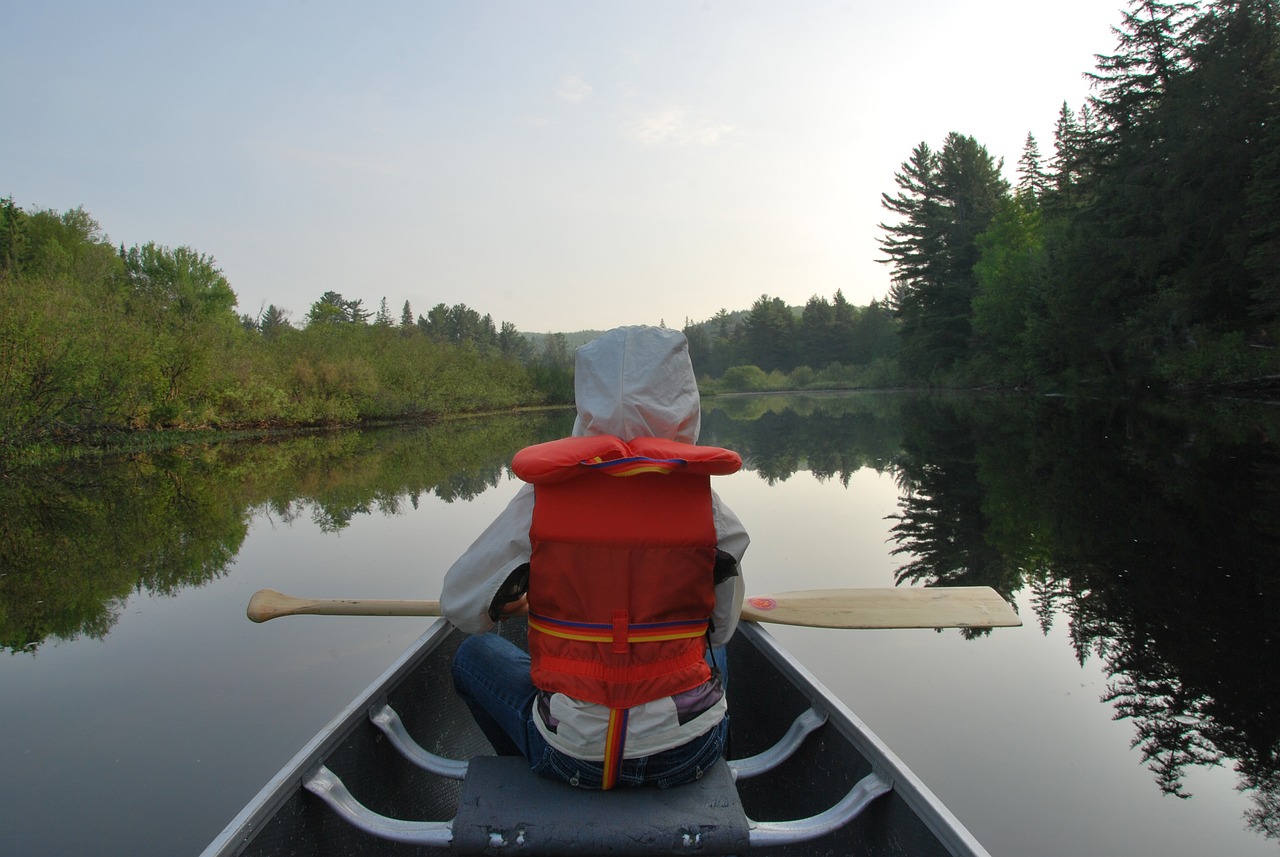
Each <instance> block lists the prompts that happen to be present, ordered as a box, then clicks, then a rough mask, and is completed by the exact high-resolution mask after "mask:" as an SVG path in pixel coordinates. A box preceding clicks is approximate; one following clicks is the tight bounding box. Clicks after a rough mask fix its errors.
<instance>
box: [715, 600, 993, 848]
mask: <svg viewBox="0 0 1280 857" xmlns="http://www.w3.org/2000/svg"><path fill="white" fill-rule="evenodd" d="M737 633H739V634H744V635H745V636H747V637H748V638H749V639H750V641H751V643H752V645H753V646H754V647H755V648H756V649H757V651H759V652H760V653H761V654H762V655H764V657H765V658H766V659H767V660H768V661H769V662H770V663H771V664H773V666H774V667H775V668H776V669H777V670H778V671H779V672H780V673H782V674H783V675H784V676H785V677H786V678H787V679H788V680H790V681H791V682H793V683H794V684H795V685H796V686H798V687H800V688H805V689H806V690H809V691H811V692H812V693H813V694H814V695H815V698H814V699H813V702H814V705H815V707H816V706H819V705H821V706H822V707H824V709H825V711H826V714H827V715H828V721H827V725H828V726H831V727H834V728H835V729H837V730H838V731H839V732H840V734H841V735H843V736H844V737H845V738H846V739H847V740H848V741H849V742H850V744H852V745H853V746H854V748H855V749H857V750H858V752H860V753H862V755H863V756H865V757H866V758H867V759H868V760H869V761H870V762H871V766H872V770H873V771H875V772H876V773H877V774H879V775H880V776H881V777H882V778H884V779H887V780H888V781H889V782H890V783H891V784H892V786H893V791H894V792H895V793H896V794H897V795H898V796H899V797H900V798H901V799H902V800H903V801H904V802H905V803H906V804H907V805H908V806H909V807H910V808H911V809H912V810H913V811H914V812H915V813H916V815H917V816H918V817H919V818H920V819H921V821H923V822H924V824H925V825H926V826H927V827H928V828H929V830H930V831H931V832H932V833H933V834H934V836H936V837H937V838H938V839H939V840H940V841H941V842H942V843H943V844H944V845H946V847H947V848H948V849H950V850H951V852H952V853H953V854H963V855H973V857H990V852H988V851H987V850H986V849H985V848H984V847H983V846H982V844H981V843H980V842H978V840H977V839H976V838H974V836H973V834H971V833H970V832H969V831H968V830H967V829H966V828H965V827H964V825H962V824H961V823H960V820H959V819H957V818H956V817H955V815H953V814H952V812H951V810H949V809H947V807H946V805H945V804H943V803H942V801H940V800H939V799H938V798H937V796H936V795H934V794H933V792H932V791H930V790H929V788H928V786H926V785H925V784H924V781H922V780H921V779H920V778H919V777H918V776H916V775H915V773H914V772H912V770H911V769H910V768H908V767H907V765H906V764H905V763H904V762H903V761H902V760H901V759H900V758H898V756H897V754H896V753H894V752H893V751H892V750H890V749H889V746H888V745H887V744H885V743H884V742H883V741H881V740H880V738H879V737H878V736H877V735H876V734H875V733H874V732H872V731H871V729H870V727H868V726H867V725H866V723H864V722H863V721H862V720H861V718H859V717H858V716H857V715H856V714H854V713H853V711H852V710H851V709H850V708H849V707H848V706H846V705H845V704H844V703H843V702H841V701H840V700H839V698H837V697H836V696H835V694H833V693H832V692H831V691H830V690H829V689H828V688H827V686H826V685H824V684H823V683H822V682H821V681H820V680H819V679H818V677H817V676H815V675H814V674H813V673H811V672H810V671H809V669H808V668H807V667H805V666H804V665H803V664H801V663H800V662H799V661H798V660H796V658H795V656H793V655H792V654H791V653H790V652H789V651H787V650H786V649H785V648H784V647H783V646H782V644H781V643H779V642H778V641H777V640H776V639H775V638H774V637H773V635H772V634H770V633H769V632H768V631H766V630H765V629H764V628H762V627H760V625H759V624H757V623H755V622H742V623H740V624H739V625H738V631H737ZM730 693H732V689H730Z"/></svg>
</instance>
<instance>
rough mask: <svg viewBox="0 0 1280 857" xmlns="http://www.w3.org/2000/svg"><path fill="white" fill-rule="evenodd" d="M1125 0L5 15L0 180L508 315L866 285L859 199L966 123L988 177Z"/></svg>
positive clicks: (220, 254) (871, 270)
mask: <svg viewBox="0 0 1280 857" xmlns="http://www.w3.org/2000/svg"><path fill="white" fill-rule="evenodd" d="M1124 5H1125V3H1124V0H1072V2H1070V3H1066V2H1052V3H1051V2H1047V1H1046V0H968V2H944V0H911V2H863V1H862V0H859V2H818V1H817V0H789V2H778V1H777V0H775V2H727V0H707V2H697V0H693V1H691V2H685V0H680V2H674V1H673V0H646V2H638V0H636V2H612V0H582V2H577V0H575V2H559V1H558V0H548V1H547V2H485V0H475V2H462V0H456V2H455V1H454V0H442V2H427V0H419V2H385V3H384V2H373V1H371V2H365V3H351V2H343V3H329V2H319V0H317V1H316V2H303V0H280V2H268V1H267V0H255V2H238V0H228V2H219V3H216V4H215V3H199V4H195V3H174V2H171V0H165V2H109V0H103V2H78V3H77V2H64V0H7V1H6V3H5V12H4V15H3V19H4V21H3V25H0V45H3V48H2V49H0V197H12V199H13V200H14V202H15V203H17V204H18V205H19V206H21V207H22V208H23V209H25V210H28V211H31V210H37V209H54V210H57V211H60V212H61V211H66V210H68V209H71V208H75V207H77V206H80V207H83V208H84V209H85V210H86V211H87V212H88V213H89V214H90V215H92V216H93V217H94V218H95V219H96V220H97V221H98V222H99V223H100V224H101V226H102V230H103V232H104V233H105V234H106V235H107V236H108V237H109V238H110V240H111V241H112V242H113V243H115V244H124V245H125V246H127V247H128V246H133V245H135V244H145V243H146V242H148V241H154V242H156V243H157V244H161V245H165V246H168V247H180V246H186V247H191V248H194V249H195V250H197V251H199V252H202V253H205V254H208V255H210V256H212V257H214V259H215V260H216V263H217V265H218V267H219V268H220V269H221V270H222V271H223V273H224V274H225V276H226V277H227V279H228V281H229V282H230V283H231V286H232V288H233V289H234V290H235V292H236V294H237V296H238V299H239V306H238V311H239V312H241V313H246V314H250V315H257V314H258V313H259V312H260V311H261V310H262V309H263V308H264V307H265V306H267V305H268V304H275V305H277V306H280V307H283V308H284V309H286V310H287V311H289V313H290V314H291V317H292V319H293V321H294V322H295V323H300V322H302V321H303V320H305V317H306V313H307V310H308V309H309V307H310V306H311V304H312V303H313V302H315V301H316V300H318V299H319V298H320V296H321V295H322V294H324V293H325V292H326V291H336V292H339V293H341V294H342V295H343V296H344V297H345V298H347V299H360V300H361V301H363V304H364V306H365V307H366V308H368V309H372V310H376V309H377V308H378V307H379V305H380V303H381V301H382V300H383V299H385V300H386V302H387V306H388V308H389V309H390V311H391V313H392V315H393V316H394V317H395V318H397V319H398V318H399V317H400V314H401V311H402V309H403V306H404V303H405V302H406V301H408V302H409V304H410V307H411V309H412V311H413V313H414V315H423V314H425V313H426V312H427V311H428V310H429V309H430V308H431V307H432V306H435V305H436V304H440V303H444V304H447V305H450V306H452V305H454V304H458V303H463V304H466V305H467V306H469V307H471V308H472V309H475V310H477V311H478V312H480V313H481V314H486V313H487V314H489V315H491V316H492V318H493V319H494V322H495V324H496V323H500V322H504V321H505V322H510V323H512V324H514V325H515V326H516V327H517V328H518V329H520V330H522V331H526V332H535V333H536V332H548V331H556V332H570V331H577V330H583V329H596V330H599V329H606V328H610V327H614V326H616V325H622V324H659V323H665V324H667V325H668V326H671V327H680V326H682V325H683V324H684V323H685V321H686V319H687V320H691V321H694V322H697V321H704V320H706V319H708V318H710V317H712V316H713V315H714V314H715V313H716V312H718V311H719V310H720V309H728V310H730V311H734V310H739V309H748V308H749V307H750V306H751V304H752V303H753V302H754V301H755V300H756V299H758V298H759V297H760V296H761V295H768V296H770V297H779V298H782V299H783V300H784V301H785V302H786V303H788V304H790V305H794V306H802V305H803V304H804V303H805V302H806V301H807V300H808V299H809V298H810V297H812V296H814V295H818V296H821V297H824V298H827V299H830V298H831V297H832V296H834V294H835V293H836V291H837V290H840V291H842V292H843V294H844V296H845V297H846V298H847V299H848V300H849V301H850V302H852V303H854V304H857V305H865V304H867V303H869V302H870V301H871V300H872V299H882V298H884V297H885V295H886V294H887V293H888V291H889V285H890V280H889V275H890V269H889V267H888V266H886V265H884V264H881V263H879V262H877V259H879V258H880V257H881V253H880V250H879V244H878V239H879V238H881V237H883V231H882V230H881V229H879V228H878V224H880V223H882V222H884V220H885V219H886V217H887V216H888V212H886V211H885V210H884V209H883V208H882V207H881V205H880V196H881V194H882V193H886V192H888V193H894V192H896V190H897V188H896V185H895V183H894V174H895V172H897V171H898V170H899V168H900V167H901V165H902V163H903V162H904V161H906V160H907V159H908V158H909V156H910V154H911V150H912V148H913V147H914V146H915V145H917V144H918V143H920V142H926V143H928V144H929V145H930V146H931V147H933V148H935V149H936V148H940V147H941V145H942V143H943V141H944V139H945V137H946V135H947V134H948V133H950V132H953V131H954V132H959V133H961V134H965V135H971V136H973V137H974V138H975V139H977V141H978V142H979V143H981V144H983V145H984V146H986V147H987V149H988V151H990V153H991V154H992V155H993V156H994V157H996V158H1003V159H1004V163H1005V170H1006V174H1007V176H1008V177H1009V178H1010V180H1011V181H1012V180H1016V165H1017V161H1018V158H1019V156H1020V154H1021V153H1022V148H1023V144H1024V142H1025V140H1026V136H1027V134H1028V133H1031V134H1034V135H1035V137H1036V139H1037V141H1038V142H1039V146H1040V150H1041V153H1042V155H1044V156H1046V157H1047V156H1049V155H1051V154H1052V150H1053V144H1052V141H1053V126H1054V122H1055V119H1056V118H1057V115H1058V112H1059V110H1060V109H1061V106H1062V104H1063V102H1064V101H1066V102H1067V103H1068V104H1069V105H1070V106H1071V108H1072V109H1075V108H1078V107H1079V106H1080V105H1081V104H1082V103H1084V101H1085V99H1086V98H1087V96H1088V94H1089V88H1088V82H1087V81H1086V80H1085V79H1084V73H1085V72H1087V71H1090V70H1092V69H1093V68H1094V67H1095V55H1096V54H1105V53H1111V52H1113V50H1114V48H1115V44H1116V40H1115V36H1114V34H1113V33H1112V32H1111V28H1112V27H1113V26H1115V25H1117V24H1118V23H1119V22H1120V18H1121V9H1122V8H1123V7H1124Z"/></svg>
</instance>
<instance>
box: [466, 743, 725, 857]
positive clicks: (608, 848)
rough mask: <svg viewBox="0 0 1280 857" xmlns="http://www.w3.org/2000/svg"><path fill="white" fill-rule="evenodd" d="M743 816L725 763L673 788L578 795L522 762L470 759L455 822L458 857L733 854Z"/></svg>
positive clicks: (516, 759)
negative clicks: (497, 856) (497, 855)
mask: <svg viewBox="0 0 1280 857" xmlns="http://www.w3.org/2000/svg"><path fill="white" fill-rule="evenodd" d="M748 838H749V831H748V822H747V817H746V814H745V813H744V812H743V810H742V802H741V801H740V800H739V799H738V789H737V786H736V785H735V784H734V781H733V776H732V775H731V774H730V773H729V766H728V765H727V764H725V763H724V762H723V761H721V762H720V763H718V764H716V765H715V766H713V767H712V768H710V769H709V770H708V771H707V772H706V774H704V775H703V776H702V778H701V779H699V780H697V781H696V782H693V783H689V784H688V785H684V786H680V787H678V788H673V789H665V790H664V789H652V788H643V789H618V790H615V791H609V792H600V791H587V790H584V789H575V788H573V787H572V786H567V785H564V784H562V783H556V782H551V781H549V780H546V779H543V778H542V777H539V776H538V775H537V774H535V773H533V772H532V771H531V770H530V769H529V763H528V762H527V761H526V760H525V759H523V758H522V757H519V756H481V757H477V758H474V759H472V760H471V765H470V769H469V770H468V771H467V778H466V780H465V781H464V782H463V785H462V795H461V797H460V798H459V801H458V814H457V816H456V817H455V818H454V820H453V848H454V849H456V850H458V851H459V852H461V853H463V854H472V853H475V854H480V853H493V852H494V851H495V850H503V849H504V848H507V847H510V848H511V851H512V852H513V853H516V852H518V853H520V854H529V855H540V854H565V853H581V854H619V855H625V854H681V853H698V854H734V853H738V852H741V851H744V850H746V848H747V844H748Z"/></svg>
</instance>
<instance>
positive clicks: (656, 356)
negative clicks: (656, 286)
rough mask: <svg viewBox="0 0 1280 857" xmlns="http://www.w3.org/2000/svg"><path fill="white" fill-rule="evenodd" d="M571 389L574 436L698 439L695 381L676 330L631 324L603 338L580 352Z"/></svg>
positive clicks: (686, 348) (699, 414)
mask: <svg viewBox="0 0 1280 857" xmlns="http://www.w3.org/2000/svg"><path fill="white" fill-rule="evenodd" d="M573 387H574V399H575V401H576V402H577V405H578V418H577V420H576V421H575V422H574V424H573V434H574V436H575V437H582V436H584V435H592V434H611V435H616V436H617V437H620V438H622V439H623V440H631V439H633V438H637V437H662V438H667V439H668V440H678V441H682V442H684V443H696V442H697V440H698V430H699V428H700V426H701V421H702V407H701V401H700V400H699V398H698V381H697V378H696V377H695V376H694V374H693V364H692V363H691V362H690V361H689V343H688V342H687V341H686V340H685V338H684V334H683V333H680V332H679V331H676V330H669V329H667V328H665V327H648V326H635V327H618V328H614V329H613V330H610V331H609V332H608V333H604V334H601V335H600V336H598V337H596V338H595V339H593V340H591V341H590V342H588V343H587V344H586V345H583V346H582V347H581V348H579V349H578V351H577V357H576V361H575V365H574V381H573Z"/></svg>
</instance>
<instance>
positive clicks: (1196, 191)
mask: <svg viewBox="0 0 1280 857" xmlns="http://www.w3.org/2000/svg"><path fill="white" fill-rule="evenodd" d="M1128 6H1129V8H1128V9H1127V10H1125V11H1124V12H1123V13H1122V18H1121V23H1120V25H1119V26H1117V27H1116V28H1115V34H1116V37H1117V47H1116V50H1115V52H1114V53H1110V54H1101V55H1099V56H1098V65H1097V69H1096V70H1095V71H1094V72H1092V73H1090V75H1089V76H1090V77H1091V78H1092V79H1093V81H1094V85H1095V93H1096V94H1095V96H1094V97H1093V98H1092V99H1090V101H1089V103H1088V104H1086V105H1084V106H1083V107H1081V108H1080V110H1079V111H1078V112H1073V111H1071V110H1070V109H1069V107H1068V106H1067V105H1066V104H1063V106H1062V110H1061V112H1060V114H1059V117H1058V123H1057V128H1056V130H1055V139H1054V145H1055V152H1054V154H1053V156H1052V157H1051V158H1050V159H1049V161H1048V166H1047V168H1046V167H1045V166H1044V165H1043V162H1042V159H1041V157H1040V153H1039V148H1038V146H1037V145H1036V143H1035V140H1034V138H1032V137H1030V136H1028V138H1027V142H1026V146H1025V147H1024V150H1023V155H1022V158H1021V160H1020V161H1019V173H1020V181H1019V193H1018V195H1017V197H1016V199H1015V198H1011V197H1009V195H1008V192H1007V187H1005V186H1003V185H1002V183H1001V180H1000V179H999V176H998V168H997V167H996V166H995V165H994V164H992V162H991V160H990V158H989V157H988V156H986V155H985V151H984V150H982V148H981V147H980V146H978V145H977V143H976V142H975V141H973V140H972V139H971V138H964V137H960V136H958V135H955V134H953V135H951V136H949V137H948V138H947V141H946V143H945V144H944V146H943V149H942V150H941V151H939V152H936V153H935V152H934V151H933V150H931V149H930V148H929V147H928V146H927V145H926V144H923V143H922V144H920V145H919V146H917V147H916V148H915V149H914V150H913V151H912V153H911V156H910V158H909V160H908V161H907V162H905V163H904V164H903V166H902V170H901V171H900V172H899V173H898V174H897V176H896V181H897V185H898V192H897V193H896V194H895V195H889V194H885V195H884V197H883V202H884V206H885V208H886V209H887V210H888V211H890V212H891V213H892V214H893V215H895V219H894V221H893V222H891V223H888V224H885V225H883V228H884V230H885V237H884V238H883V239H882V240H881V246H882V248H883V249H884V251H885V255H886V257H887V258H886V259H885V261H886V262H889V263H890V264H892V265H893V280H894V289H893V292H892V293H891V295H890V299H891V303H892V306H893V309H894V311H895V312H896V313H897V316H898V319H899V321H900V323H901V328H900V330H901V338H902V350H901V354H900V359H901V361H902V365H903V367H904V369H905V370H906V372H907V373H908V374H909V376H910V377H912V378H913V379H914V380H917V381H925V382H931V383H943V384H952V383H974V382H978V383H1000V384H1016V383H1023V382H1028V381H1030V382H1033V383H1039V384H1041V385H1056V384H1060V383H1063V382H1069V383H1084V382H1094V383H1097V382H1100V381H1102V382H1106V383H1109V384H1115V385H1121V384H1123V385H1125V386H1129V387H1134V386H1145V385H1147V384H1149V383H1152V382H1164V383H1172V384H1174V385H1185V384H1200V383H1206V382H1207V381H1206V379H1208V378H1218V379H1219V380H1221V381H1224V382H1225V381H1238V380H1241V379H1240V377H1239V376H1233V373H1251V372H1264V373H1274V361H1271V360H1269V359H1266V358H1267V356H1266V355H1263V354H1258V353H1252V354H1251V353H1249V352H1248V351H1246V350H1244V349H1247V348H1261V349H1268V348H1271V347H1272V346H1273V344H1274V343H1273V342H1272V339H1273V338H1274V332H1275V325H1276V324H1277V322H1278V321H1280V298H1278V297H1277V294H1280V292H1278V290H1277V285H1276V284H1277V282H1280V280H1278V279H1277V275H1276V270H1277V265H1276V261H1277V259H1280V251H1277V249H1276V248H1277V247H1278V246H1280V240H1278V239H1277V235H1278V234H1280V208H1277V204H1276V202H1275V200H1276V199H1278V198H1280V179H1278V178H1277V176H1280V154H1278V153H1280V132H1278V131H1277V127H1278V126H1280V121H1277V116H1280V112H1278V105H1280V101H1278V100H1277V99H1278V98H1280V96H1278V95H1277V93H1280V14H1277V12H1280V10H1278V9H1277V8H1276V4H1275V3H1274V2H1273V0H1252V2H1235V0H1230V2H1228V0H1222V2H1212V3H1185V2H1173V0H1171V1H1170V2H1160V1H1159V0H1131V2H1130V3H1129V4H1128Z"/></svg>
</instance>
